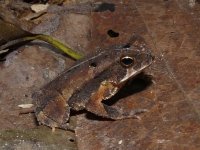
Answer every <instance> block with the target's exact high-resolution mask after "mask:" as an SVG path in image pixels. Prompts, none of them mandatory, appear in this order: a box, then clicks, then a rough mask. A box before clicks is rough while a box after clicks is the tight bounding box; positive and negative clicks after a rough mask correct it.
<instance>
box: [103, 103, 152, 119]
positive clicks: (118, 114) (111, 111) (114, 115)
mask: <svg viewBox="0 0 200 150" xmlns="http://www.w3.org/2000/svg"><path fill="white" fill-rule="evenodd" d="M104 108H105V110H106V112H107V116H106V117H108V118H111V119H114V120H119V119H126V118H136V119H138V120H141V118H140V116H138V115H139V114H141V113H144V112H147V111H148V110H147V109H133V110H131V111H130V112H124V110H122V109H121V108H117V107H111V106H107V105H104Z"/></svg>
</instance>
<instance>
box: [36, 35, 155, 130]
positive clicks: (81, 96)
mask: <svg viewBox="0 0 200 150" xmlns="http://www.w3.org/2000/svg"><path fill="white" fill-rule="evenodd" d="M124 58H125V59H126V58H131V61H132V62H123V61H122V59H124ZM152 61H153V57H152V55H151V52H150V49H149V48H148V47H147V46H146V44H145V42H144V40H143V39H142V38H141V37H140V36H138V35H134V36H133V38H132V39H131V42H130V43H128V44H127V45H125V46H121V47H119V48H110V49H106V50H104V51H101V52H97V53H95V54H93V55H92V56H88V57H87V58H85V59H83V60H80V61H78V62H77V63H76V64H75V65H74V66H72V67H71V68H69V69H67V70H65V71H64V72H63V73H61V74H60V75H59V76H58V77H57V78H56V79H54V80H53V81H51V82H50V83H48V84H47V85H45V86H44V87H43V88H41V89H40V90H39V91H37V92H35V93H34V94H33V99H34V103H35V106H36V109H35V114H36V117H37V120H38V121H39V122H40V123H41V124H44V125H47V126H50V127H51V128H55V127H58V128H63V129H68V128H69V127H68V123H67V122H68V119H69V117H70V109H73V110H77V111H78V110H82V109H86V110H87V111H89V112H91V113H94V114H96V115H98V116H102V117H106V118H111V119H123V118H129V117H133V116H134V115H135V114H136V113H137V112H140V111H141V112H142V111H144V110H142V109H138V110H133V111H131V112H130V114H124V113H123V112H122V111H121V110H118V109H116V108H114V107H112V106H107V105H105V104H103V103H102V102H101V101H102V100H107V99H109V98H110V97H112V96H113V95H115V94H116V93H117V91H118V90H119V89H120V88H121V87H122V86H123V85H124V83H125V82H126V81H127V80H129V79H130V78H132V77H134V76H135V75H137V74H138V73H140V72H141V71H142V70H143V69H145V68H146V67H148V66H149V65H150V64H151V63H152ZM123 63H131V64H129V65H128V66H124V64H123Z"/></svg>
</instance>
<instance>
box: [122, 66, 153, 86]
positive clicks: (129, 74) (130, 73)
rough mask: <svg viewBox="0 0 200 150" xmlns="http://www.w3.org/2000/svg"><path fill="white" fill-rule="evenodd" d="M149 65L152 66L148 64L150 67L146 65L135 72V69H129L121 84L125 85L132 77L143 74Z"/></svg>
mask: <svg viewBox="0 0 200 150" xmlns="http://www.w3.org/2000/svg"><path fill="white" fill-rule="evenodd" d="M149 65H151V63H150V64H148V65H145V66H143V67H141V68H140V69H139V70H135V69H134V68H129V69H127V72H126V76H125V77H124V78H123V79H121V81H120V84H123V83H125V82H126V81H127V80H129V79H130V78H132V77H134V76H136V75H137V74H139V73H141V72H142V71H143V70H144V69H145V68H147V67H148V66H149Z"/></svg>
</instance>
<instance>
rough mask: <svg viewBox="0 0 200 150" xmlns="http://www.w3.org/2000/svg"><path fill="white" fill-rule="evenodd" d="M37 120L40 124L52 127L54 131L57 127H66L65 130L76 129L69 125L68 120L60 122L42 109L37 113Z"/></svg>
mask: <svg viewBox="0 0 200 150" xmlns="http://www.w3.org/2000/svg"><path fill="white" fill-rule="evenodd" d="M36 117H37V120H38V122H39V124H41V125H42V124H43V125H46V126H48V127H50V128H51V129H52V132H55V129H56V128H60V129H64V130H71V131H74V129H73V128H72V127H71V126H70V125H69V123H67V122H63V123H61V122H58V121H56V120H53V119H52V118H50V117H48V116H47V115H46V114H44V112H42V111H40V112H39V113H38V114H36Z"/></svg>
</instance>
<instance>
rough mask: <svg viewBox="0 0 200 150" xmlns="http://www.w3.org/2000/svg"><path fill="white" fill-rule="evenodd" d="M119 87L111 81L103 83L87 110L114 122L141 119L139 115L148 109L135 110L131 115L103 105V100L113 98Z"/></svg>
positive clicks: (91, 99) (88, 104)
mask: <svg viewBox="0 0 200 150" xmlns="http://www.w3.org/2000/svg"><path fill="white" fill-rule="evenodd" d="M118 89H119V88H118V87H117V86H116V85H115V84H114V83H112V82H109V81H104V82H102V83H101V85H100V87H99V89H98V90H97V91H96V92H95V93H93V94H92V96H91V97H90V100H89V101H88V103H87V104H86V110H88V111H90V112H92V113H94V114H96V115H98V116H102V117H105V118H110V119H114V120H118V119H125V118H133V117H135V118H139V117H138V116H137V115H138V114H139V113H143V112H146V111H147V110H146V109H134V110H132V111H130V112H129V113H127V112H124V111H123V110H121V109H119V108H117V107H112V106H108V105H106V104H104V103H102V100H107V99H108V98H110V97H112V96H113V95H114V94H115V93H117V91H118Z"/></svg>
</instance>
